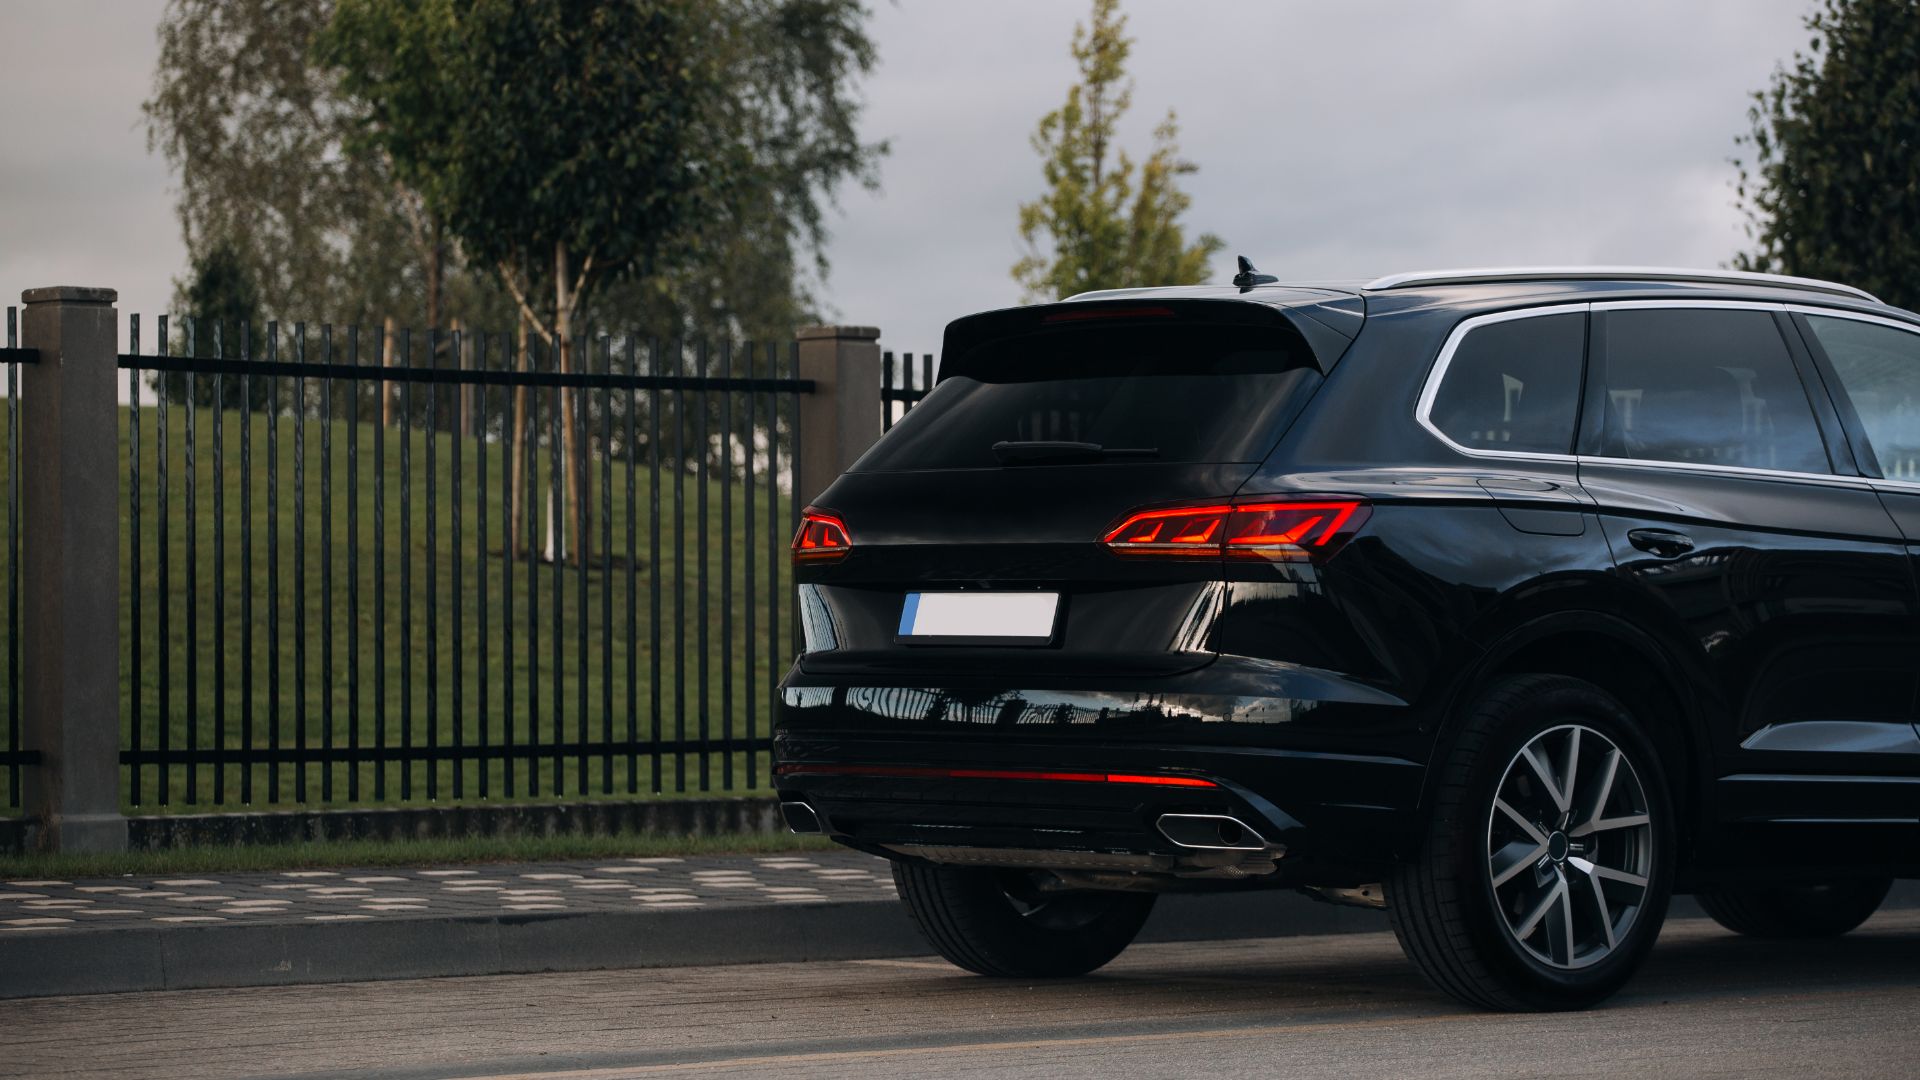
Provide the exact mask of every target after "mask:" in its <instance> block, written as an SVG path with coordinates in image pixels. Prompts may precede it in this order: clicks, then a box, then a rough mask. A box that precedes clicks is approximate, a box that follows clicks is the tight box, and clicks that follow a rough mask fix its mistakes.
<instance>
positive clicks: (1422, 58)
mask: <svg viewBox="0 0 1920 1080" xmlns="http://www.w3.org/2000/svg"><path fill="white" fill-rule="evenodd" d="M1089 6H1090V5H1089V4H1087V3H1084V2H1067V0H1051V2H1048V3H1035V2H1033V0H967V2H966V3H952V2H945V0H899V2H898V3H891V2H877V3H875V4H874V8H875V10H874V17H873V22H872V31H873V34H874V36H875V39H876V41H877V43H878V45H879V50H880V58H881V66H880V68H879V70H878V71H877V72H876V73H875V74H874V76H873V77H872V78H871V79H870V80H869V81H868V82H867V83H866V85H865V86H864V87H863V93H864V95H865V97H866V100H867V102H868V109H867V113H866V116H865V121H864V124H863V128H864V132H865V134H866V136H867V137H868V138H874V139H878V138H887V139H891V140H892V141H893V145H894V152H893V155H892V156H891V157H890V158H889V159H888V160H887V161H886V162H885V164H884V167H883V170H882V188H881V190H880V191H879V192H877V193H868V192H864V191H860V190H857V189H855V190H847V191H843V192H842V193H841V200H840V205H841V213H840V214H839V216H838V217H837V219H836V221H835V222H834V225H833V228H834V234H835V235H834V238H833V241H832V243H831V245H830V247H829V249H828V254H829V257H830V258H831V259H832V261H833V268H834V269H833V273H832V275H831V277H830V278H829V280H828V284H827V289H826V296H827V299H828V301H829V302H830V303H831V304H832V306H833V307H834V308H835V309H836V312H837V314H838V315H839V316H840V317H842V318H844V319H846V320H848V321H852V322H860V323H873V324H877V325H879V326H880V327H882V329H883V331H884V332H885V335H886V336H885V343H886V344H887V345H888V346H890V347H893V348H896V349H901V350H912V351H920V350H927V349H937V348H938V347H939V343H940V331H941V328H942V327H943V326H944V325H945V323H946V322H947V321H948V320H949V319H952V318H954V317H956V316H959V315H961V314H965V313H967V312H969V311H974V310H978V309H981V308H987V307H994V306H999V305H1003V304H1010V303H1014V302H1016V301H1017V299H1018V291H1017V290H1016V289H1015V287H1014V285H1013V282H1012V280H1011V279H1010V278H1009V276H1008V268H1009V267H1010V266H1011V265H1012V263H1013V261H1014V260H1015V259H1016V258H1017V257H1018V256H1019V254H1020V251H1019V247H1018V242H1017V236H1016V232H1015V228H1014V215H1015V208H1016V207H1017V205H1018V204H1019V202H1020V201H1021V200H1023V199H1028V198H1032V197H1033V196H1034V195H1035V194H1036V193H1037V192H1038V190H1039V185H1040V170H1039V161H1038V159H1037V158H1036V157H1035V155H1034V153H1033V151H1032V149H1031V148H1030V147H1029V145H1028V141H1027V140H1028V136H1029V134H1030V133H1031V132H1032V130H1033V126H1034V124H1035V123H1036V122H1037V121H1038V120H1039V118H1040V116H1041V115H1042V114H1043V113H1045V112H1047V111H1048V110H1050V109H1052V108H1054V107H1055V106H1056V105H1057V104H1058V103H1059V102H1060V100H1061V99H1062V97H1063V96H1064V95H1065V91H1066V87H1067V85H1068V83H1069V82H1070V81H1071V80H1072V79H1073V77H1074V72H1073V66H1072V60H1071V57H1070V56H1069V55H1068V52H1067V46H1068V41H1069V39H1070V38H1071V36H1072V32H1073V26H1074V24H1075V23H1076V22H1079V21H1083V20H1084V19H1085V18H1086V15H1087V10H1088V8H1089ZM1806 6H1807V0H1696V2H1692V3H1686V4H1675V3H1672V2H1671V0H1614V2H1611V3H1608V4H1576V3H1561V2H1546V0H1540V2H1534V0H1510V2H1493V0H1471V2H1468V0H1454V2H1449V3H1446V4H1424V3H1413V2H1410V0H1409V2H1404V3H1379V2H1375V3H1333V2H1312V3H1309V2H1304V0H1296V2H1290V3H1266V4H1257V5H1256V4H1200V3H1192V2H1189V0H1128V2H1127V3H1126V4H1125V9H1126V11H1127V13H1128V16H1129V18H1130V29H1131V31H1132V34H1133V36H1134V37H1135V38H1136V44H1135V46H1134V52H1133V58H1132V62H1131V71H1132V74H1133V76H1134V78H1135V80H1136V84H1137V85H1136V90H1135V95H1134V111H1133V113H1132V114H1131V115H1130V116H1129V117H1127V119H1126V122H1125V123H1124V125H1123V142H1124V143H1125V144H1127V145H1129V146H1132V147H1135V148H1140V147H1144V146H1145V144H1146V141H1147V136H1148V134H1149V132H1150V131H1151V129H1152V126H1153V125H1154V123H1156V122H1157V121H1158V120H1159V118H1160V117H1161V116H1162V115H1163V114H1164V113H1165V111H1166V110H1167V109H1168V108H1174V109H1177V110H1178V112H1179V117H1180V122H1181V127H1182V132H1181V146H1182V150H1183V152H1184V154H1185V156H1186V157H1188V158H1189V159H1191V160H1192V161H1194V162H1196V163H1197V164H1198V165H1199V166H1200V172H1199V174H1198V175H1197V176H1194V177H1192V178H1190V180H1189V181H1188V189H1189V190H1190V191H1191V193H1192V194H1193V196H1194V200H1195V201H1194V207H1193V209H1192V211H1191V212H1190V214H1189V215H1188V218H1187V221H1188V224H1189V225H1190V226H1191V227H1192V228H1193V229H1194V230H1195V231H1200V230H1207V231H1212V232H1216V233H1219V234H1220V235H1222V236H1223V237H1225V238H1226V239H1227V241H1228V243H1229V244H1230V245H1231V248H1230V251H1237V252H1245V253H1246V254H1248V255H1250V256H1252V257H1253V258H1254V259H1255V261H1256V262H1258V263H1259V264H1260V266H1261V268H1262V269H1263V270H1267V271H1269V272H1272V273H1276V274H1281V275H1283V276H1288V277H1329V276H1330V277H1353V276H1361V275H1371V274H1375V273H1384V272H1388V271H1392V270H1404V269H1416V268H1420V267H1431V266H1458V265H1470V264H1476V263H1478V264H1487V263H1493V264H1499V263H1517V262H1568V261H1572V262H1583V261H1608V262H1633V263H1656V264H1659V263H1667V264H1680V265H1708V266H1711V265H1716V264H1718V263H1720V262H1722V261H1724V260H1725V259H1727V258H1728V257H1730V256H1731V255H1732V254H1733V252H1734V251H1735V250H1737V248H1738V245H1739V242H1740V233H1739V229H1738V224H1739V223H1738V219H1737V217H1736V215H1735V214H1734V213H1733V211H1732V209H1731V206H1730V203H1731V200H1732V192H1731V189H1730V188H1729V187H1728V186H1727V183H1728V181H1729V180H1730V179H1731V178H1732V168H1731V166H1729V165H1728V164H1727V162H1726V159H1727V158H1728V156H1729V155H1730V154H1731V153H1732V151H1733V144H1732V138H1733V136H1734V135H1735V134H1737V133H1738V132H1740V131H1741V130H1742V129H1743V128H1744V126H1745V115H1746V104H1747V94H1748V93H1750V92H1751V91H1753V90H1755V89H1757V88H1759V87H1760V86H1761V85H1763V84H1764V82H1765V81H1766V78H1767V76H1768V74H1769V72H1771V71H1772V69H1773V68H1774V66H1775V65H1776V64H1778V63H1779V62H1781V61H1782V60H1784V59H1785V58H1786V57H1787V56H1788V55H1789V54H1790V53H1791V52H1792V50H1793V49H1794V48H1796V47H1800V46H1802V45H1804V38H1805V32H1804V30H1803V29H1802V28H1801V24H1800V20H1801V16H1802V15H1803V14H1804V10H1805V8H1806ZM161 10H162V0H71V2H59V3H55V2H52V0H46V2H40V3H14V4H8V5H6V6H5V7H4V8H0V38H4V40H6V41H7V44H8V56H9V61H8V63H7V64H6V65H4V66H0V100H5V101H7V102H8V104H9V107H8V109H7V110H6V113H5V114H4V119H0V144H4V145H5V146H6V147H7V153H6V154H5V155H0V285H3V286H4V287H5V288H6V289H10V290H17V289H20V288H26V287H29V286H34V285H42V284H49V283H55V282H59V283H72V284H96V285H108V286H112V287H115V288H118V289H120V290H121V297H122V303H121V309H122V311H142V312H149V313H151V312H157V311H159V310H161V309H162V307H163V306H164V305H165V304H166V302H167V300H168V298H169V297H170V296H171V294H172V285H171V281H172V278H173V277H174V276H176V275H178V274H179V273H181V271H182V269H183V266H184V260H185V257H184V253H183V251H182V249H181V245H180V240H179V230H178V225H177V223H176V220H175V218H174V215H173V205H172V194H171V192H170V190H169V177H168V175H167V171H166V168H165V164H164V162H163V161H161V160H160V159H159V158H157V157H155V156H153V155H150V154H149V153H148V152H147V149H146V139H145V134H144V131H143V130H142V128H141V127H140V114H139V107H140V102H141V101H142V100H143V99H144V98H145V97H146V95H147V92H148V88H149V85H150V83H151V79H152V71H153V63H154V59H155V55H156V52H157V48H158V46H157V42H156V39H155V34H154V28H155V25H156V23H157V20H158V18H159V16H160V13H161ZM1228 261H1229V260H1228V259H1227V258H1225V257H1223V259H1222V270H1221V271H1220V272H1219V273H1218V274H1216V277H1224V276H1225V273H1226V271H1225V266H1226V263H1227V262H1228ZM316 317H324V313H316Z"/></svg>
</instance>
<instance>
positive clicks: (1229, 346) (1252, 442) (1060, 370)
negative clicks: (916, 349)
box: [854, 323, 1320, 471]
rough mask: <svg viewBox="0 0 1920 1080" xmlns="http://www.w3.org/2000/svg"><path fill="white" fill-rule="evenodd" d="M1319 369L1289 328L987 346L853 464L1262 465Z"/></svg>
mask: <svg viewBox="0 0 1920 1080" xmlns="http://www.w3.org/2000/svg"><path fill="white" fill-rule="evenodd" d="M1312 363H1313V360H1312V355H1311V353H1309V352H1308V351H1307V348H1306V346H1305V344H1304V343H1303V342H1301V341H1300V340H1299V338H1298V337H1297V335H1295V334H1294V333H1293V332H1292V331H1291V330H1288V329H1285V328H1281V327H1263V326H1207V325H1195V324H1190V323H1169V324H1167V325H1159V326H1142V325H1139V324H1128V325H1125V326H1110V327H1074V328H1071V329H1065V330H1056V331H1051V332H1042V333H1037V334H1030V335H1026V336H1022V337H1016V338H1006V339H1002V340H999V341H994V342H988V343H986V344H984V345H982V346H980V347H979V348H977V349H975V350H973V351H972V352H971V353H968V354H967V355H965V356H962V357H959V358H958V359H954V360H950V361H948V362H947V363H946V364H945V365H943V367H942V370H941V373H940V382H939V384H938V385H936V386H935V387H934V389H933V392H932V393H930V394H928V395H927V396H926V398H925V399H924V400H923V401H921V403H920V404H919V405H918V406H916V407H915V408H914V409H913V411H912V412H909V413H908V414H907V415H906V417H905V418H904V419H902V420H901V421H900V422H899V423H898V424H895V425H894V426H893V430H891V431H889V432H888V433H887V434H886V435H885V436H883V437H882V438H881V439H880V441H879V442H877V443H875V444H874V445H873V448H872V449H871V450H869V451H867V453H866V455H865V456H863V457H862V458H861V459H860V460H859V461H858V462H856V463H855V464H854V468H855V469H857V470H863V471H880V470H906V469H957V468H998V467H999V466H1000V461H999V459H998V458H996V457H995V456H994V452H993V444H994V443H996V442H1001V441H1006V442H1030V441H1064V442H1086V443H1097V444H1099V445H1100V446H1102V447H1105V448H1107V449H1124V450H1153V451H1155V453H1154V454H1153V455H1152V456H1133V457H1125V458H1116V459H1110V460H1112V461H1114V462H1115V463H1118V462H1121V461H1131V462H1138V461H1158V462H1246V461H1259V460H1261V459H1263V458H1265V457H1266V455H1267V452H1268V451H1269V450H1271V449H1272V448H1273V444H1274V442H1275V440H1276V439H1278V437H1279V434H1280V429H1281V428H1282V427H1283V426H1284V425H1285V423H1286V422H1287V421H1289V420H1290V419H1291V418H1292V416H1293V415H1294V414H1295V413H1296V412H1297V411H1298V408H1299V406H1300V404H1302V403H1303V402H1304V400H1305V398H1306V397H1307V396H1308V395H1310V394H1311V393H1312V390H1313V387H1314V386H1315V385H1317V384H1318V382H1319V378H1320V376H1319V374H1318V372H1317V371H1316V370H1315V369H1314V368H1313V367H1312Z"/></svg>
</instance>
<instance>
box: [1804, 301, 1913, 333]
mask: <svg viewBox="0 0 1920 1080" xmlns="http://www.w3.org/2000/svg"><path fill="white" fill-rule="evenodd" d="M1786 308H1787V310H1788V311H1795V312H1799V313H1800V314H1802V315H1819V316H1822V317H1824V318H1829V319H1852V320H1853V321H1854V322H1866V323H1878V324H1880V325H1881V326H1891V327H1893V328H1894V329H1895V330H1905V331H1906V332H1907V333H1909V334H1920V324H1917V323H1910V322H1902V321H1901V320H1899V319H1889V318H1887V317H1886V316H1885V315H1870V314H1868V313H1867V312H1864V311H1849V310H1847V309H1846V308H1830V307H1816V306H1814V305H1812V304H1788V305H1786Z"/></svg>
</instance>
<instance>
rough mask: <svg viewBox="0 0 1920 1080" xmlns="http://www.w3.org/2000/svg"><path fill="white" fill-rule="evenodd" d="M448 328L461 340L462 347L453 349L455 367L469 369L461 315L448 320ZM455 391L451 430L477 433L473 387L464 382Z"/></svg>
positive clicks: (460, 433) (455, 339)
mask: <svg viewBox="0 0 1920 1080" xmlns="http://www.w3.org/2000/svg"><path fill="white" fill-rule="evenodd" d="M447 329H448V330H450V331H452V334H451V337H452V339H453V340H454V341H456V342H460V344H461V346H462V347H461V348H457V349H455V350H453V366H454V369H455V370H458V371H465V370H467V349H468V348H469V347H470V346H467V345H466V343H465V342H464V341H461V337H462V334H461V331H462V330H463V329H465V327H463V326H461V325H460V317H459V316H458V315H456V316H454V317H453V318H451V319H449V320H447ZM453 392H454V394H455V409H454V415H455V417H456V420H455V422H454V424H453V426H452V428H451V430H452V431H453V433H454V434H456V435H461V436H467V435H474V434H477V432H475V431H474V429H473V387H472V386H470V385H468V384H467V383H464V382H463V383H460V384H458V385H457V386H455V387H454V388H453Z"/></svg>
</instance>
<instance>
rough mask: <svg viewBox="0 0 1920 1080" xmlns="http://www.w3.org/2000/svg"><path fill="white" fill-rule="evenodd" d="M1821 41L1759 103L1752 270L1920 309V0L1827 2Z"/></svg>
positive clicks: (1744, 165)
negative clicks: (1829, 283)
mask: <svg viewBox="0 0 1920 1080" xmlns="http://www.w3.org/2000/svg"><path fill="white" fill-rule="evenodd" d="M1807 29H1808V30H1810V31H1812V33H1813V38H1812V40H1811V41H1810V42H1809V43H1808V46H1807V51H1806V52H1805V53H1798V52H1796V53H1795V54H1794V57H1793V61H1792V64H1791V66H1789V67H1783V68H1780V69H1777V70H1776V71H1775V72H1774V75H1773V79H1772V82H1771V83H1770V84H1769V85H1768V87H1767V88H1766V89H1765V90H1762V91H1760V92H1758V93H1756V94H1754V105H1753V107H1752V108H1751V109H1750V110H1748V120H1749V122H1750V124H1751V125H1752V130H1751V132H1750V133H1749V134H1747V135H1745V136H1743V137H1741V138H1740V139H1738V140H1737V141H1738V143H1739V144H1740V145H1741V146H1743V147H1745V148H1746V152H1747V153H1748V155H1749V157H1748V158H1746V159H1736V160H1735V162H1734V164H1735V165H1736V166H1737V167H1738V168H1739V170H1740V179H1739V183H1738V187H1737V192H1738V197H1739V202H1740V205H1741V208H1742V209H1743V210H1744V211H1745V213H1746V215H1747V219H1748V224H1747V235H1748V236H1749V237H1750V238H1751V239H1752V240H1753V242H1754V247H1753V249H1752V250H1751V251H1748V252H1744V253H1742V254H1740V255H1739V256H1737V257H1736V258H1735V260H1734V265H1735V266H1737V267H1739V268H1740V269H1743V270H1759V271H1770V272H1776V273H1787V274H1800V275H1805V276H1809V277H1819V278H1829V279H1832V280H1836V281H1844V282H1847V283H1848V284H1852V285H1858V286H1860V287H1861V288H1864V289H1866V290H1867V291H1869V292H1872V293H1874V294H1875V295H1877V296H1879V297H1880V298H1881V299H1883V300H1885V301H1887V302H1888V303H1890V304H1896V305H1899V306H1901V307H1906V308H1920V0H1823V3H1822V5H1821V7H1820V8H1819V10H1817V11H1815V12H1814V13H1813V14H1812V15H1810V16H1809V17H1808V18H1807Z"/></svg>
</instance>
